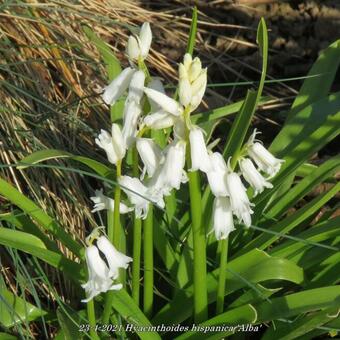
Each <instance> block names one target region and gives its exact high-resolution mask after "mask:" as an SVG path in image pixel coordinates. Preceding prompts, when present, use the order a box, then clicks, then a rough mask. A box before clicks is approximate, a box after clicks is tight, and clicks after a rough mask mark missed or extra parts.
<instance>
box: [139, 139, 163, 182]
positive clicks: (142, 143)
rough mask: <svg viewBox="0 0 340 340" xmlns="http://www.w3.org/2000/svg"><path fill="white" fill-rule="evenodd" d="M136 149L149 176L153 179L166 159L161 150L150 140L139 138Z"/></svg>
mask: <svg viewBox="0 0 340 340" xmlns="http://www.w3.org/2000/svg"><path fill="white" fill-rule="evenodd" d="M136 147H137V150H138V153H139V156H140V157H141V159H142V161H143V164H144V166H145V168H146V172H147V174H148V176H149V177H152V176H153V174H154V173H155V171H156V169H157V167H158V166H159V165H160V164H161V163H162V161H163V158H164V157H163V155H162V150H161V148H160V147H159V146H158V145H157V144H156V143H154V142H153V140H152V139H150V138H137V141H136Z"/></svg>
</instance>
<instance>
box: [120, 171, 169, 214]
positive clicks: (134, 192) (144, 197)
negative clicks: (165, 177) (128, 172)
mask: <svg viewBox="0 0 340 340" xmlns="http://www.w3.org/2000/svg"><path fill="white" fill-rule="evenodd" d="M119 184H120V185H121V187H122V190H123V191H124V192H125V193H126V195H127V196H128V198H129V200H130V202H131V204H133V205H134V207H135V213H136V217H138V218H142V219H145V218H146V216H147V214H148V210H149V204H150V201H151V202H152V203H155V204H157V205H158V206H159V207H160V208H164V205H165V204H164V200H163V197H162V196H160V194H159V193H156V192H154V191H153V190H150V188H148V187H147V186H145V185H144V184H143V183H142V182H141V181H140V180H139V179H138V178H135V177H130V176H122V177H120V178H119Z"/></svg>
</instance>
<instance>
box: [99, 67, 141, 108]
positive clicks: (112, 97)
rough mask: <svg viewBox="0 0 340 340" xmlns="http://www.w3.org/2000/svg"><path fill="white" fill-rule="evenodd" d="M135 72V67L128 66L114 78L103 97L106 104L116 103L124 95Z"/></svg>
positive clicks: (105, 89)
mask: <svg viewBox="0 0 340 340" xmlns="http://www.w3.org/2000/svg"><path fill="white" fill-rule="evenodd" d="M134 73H135V70H134V69H133V68H131V67H127V68H126V69H124V70H123V71H122V72H121V73H120V74H119V75H118V76H117V77H116V78H115V79H113V81H112V82H111V84H110V85H108V86H106V87H105V88H104V93H103V94H102V98H103V100H104V102H105V103H106V104H108V105H114V104H115V102H116V101H117V100H118V99H119V98H120V97H121V96H122V94H123V93H124V92H125V91H126V89H127V88H128V86H129V84H130V81H131V78H132V76H133V74H134Z"/></svg>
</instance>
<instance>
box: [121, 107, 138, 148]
mask: <svg viewBox="0 0 340 340" xmlns="http://www.w3.org/2000/svg"><path fill="white" fill-rule="evenodd" d="M141 113H142V109H141V107H140V105H139V104H138V103H136V102H135V101H126V102H125V107H124V113H123V115H124V118H123V120H124V125H123V131H122V134H123V139H124V141H125V143H126V145H127V147H130V146H131V145H132V144H133V142H134V140H135V137H136V135H137V126H138V119H139V116H140V115H141Z"/></svg>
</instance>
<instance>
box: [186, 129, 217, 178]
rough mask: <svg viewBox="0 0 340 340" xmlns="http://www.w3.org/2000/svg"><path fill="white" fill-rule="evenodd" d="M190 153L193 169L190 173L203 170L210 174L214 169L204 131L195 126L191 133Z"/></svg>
mask: <svg viewBox="0 0 340 340" xmlns="http://www.w3.org/2000/svg"><path fill="white" fill-rule="evenodd" d="M189 140H190V152H191V169H190V171H196V170H201V171H203V172H208V171H210V170H211V169H212V167H211V163H210V157H209V154H208V150H207V147H206V145H205V141H204V136H203V131H202V130H201V129H200V128H199V127H197V126H194V127H193V128H192V129H191V130H190V133H189Z"/></svg>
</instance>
